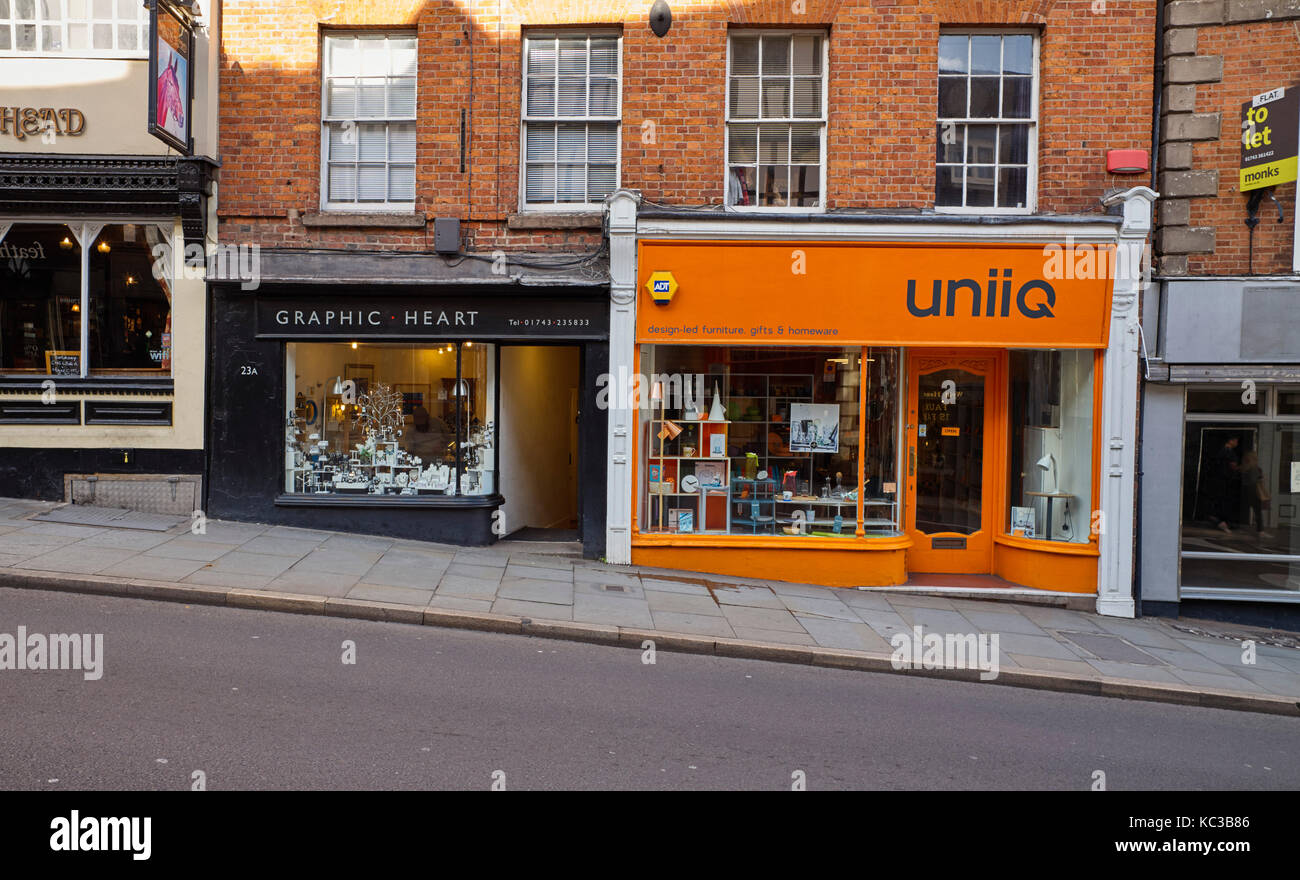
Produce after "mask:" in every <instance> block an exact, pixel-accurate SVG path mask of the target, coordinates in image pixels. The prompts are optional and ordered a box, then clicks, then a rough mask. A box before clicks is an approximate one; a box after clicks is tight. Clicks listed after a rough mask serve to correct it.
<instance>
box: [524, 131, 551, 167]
mask: <svg viewBox="0 0 1300 880" xmlns="http://www.w3.org/2000/svg"><path fill="white" fill-rule="evenodd" d="M525 141H526V145H525V149H524V153H525V158H526V159H527V161H529V162H536V161H539V160H543V159H545V160H553V159H554V158H555V126H554V125H550V124H547V123H539V122H534V123H530V124H529V125H528V129H527V137H526V138H525Z"/></svg>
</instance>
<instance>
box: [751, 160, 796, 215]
mask: <svg viewBox="0 0 1300 880" xmlns="http://www.w3.org/2000/svg"><path fill="white" fill-rule="evenodd" d="M789 172H790V169H789V166H787V165H760V166H758V179H759V186H760V187H761V189H760V192H759V199H758V203H759V204H760V205H768V206H771V207H777V208H784V207H785V206H787V205H789V204H790V195H789V193H790V186H789Z"/></svg>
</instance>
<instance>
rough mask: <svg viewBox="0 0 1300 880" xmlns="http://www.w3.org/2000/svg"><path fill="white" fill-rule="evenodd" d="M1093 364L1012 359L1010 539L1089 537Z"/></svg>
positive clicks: (1080, 354) (1025, 355)
mask: <svg viewBox="0 0 1300 880" xmlns="http://www.w3.org/2000/svg"><path fill="white" fill-rule="evenodd" d="M1094 357H1095V355H1094V353H1093V352H1092V351H1091V350H1070V351H1013V352H1011V358H1010V373H1011V385H1010V395H1011V397H1010V403H1011V431H1010V438H1011V448H1010V450H1009V451H1010V461H1011V467H1010V479H1011V486H1010V490H1011V491H1010V499H1011V510H1010V512H1009V521H1008V525H1007V531H1008V533H1009V534H1011V535H1015V536H1018V537H1024V538H1035V539H1040V540H1046V541H1068V542H1071V543H1076V544H1086V543H1088V541H1089V540H1090V539H1091V537H1092V509H1093V503H1092V441H1093V422H1092V419H1093V388H1092V382H1093V370H1092V368H1093V360H1094Z"/></svg>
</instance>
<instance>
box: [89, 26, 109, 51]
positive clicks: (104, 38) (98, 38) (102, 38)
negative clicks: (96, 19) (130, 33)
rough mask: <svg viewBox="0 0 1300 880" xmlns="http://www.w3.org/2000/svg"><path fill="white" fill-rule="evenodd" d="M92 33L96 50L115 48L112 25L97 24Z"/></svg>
mask: <svg viewBox="0 0 1300 880" xmlns="http://www.w3.org/2000/svg"><path fill="white" fill-rule="evenodd" d="M90 33H91V39H92V41H93V42H94V45H95V48H96V49H112V48H113V26H112V25H111V24H97V25H95V26H94V27H93V28H92V29H91V32H90Z"/></svg>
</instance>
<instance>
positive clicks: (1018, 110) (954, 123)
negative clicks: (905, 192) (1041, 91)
mask: <svg viewBox="0 0 1300 880" xmlns="http://www.w3.org/2000/svg"><path fill="white" fill-rule="evenodd" d="M1037 54H1038V53H1037V41H1036V39H1035V37H1034V35H1033V34H1029V33H985V32H972V33H958V32H944V33H943V34H941V35H940V37H939V108H938V125H937V126H936V133H935V140H936V147H937V164H936V168H935V200H934V203H935V207H936V208H946V209H952V210H972V211H980V212H990V213H996V212H1008V213H1017V212H1020V213H1028V212H1029V211H1031V210H1033V207H1034V199H1035V193H1034V188H1035V185H1036V184H1035V180H1034V176H1035V167H1036V156H1035V152H1036V149H1037V131H1036V126H1037V120H1038V89H1037V70H1038V60H1037Z"/></svg>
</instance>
